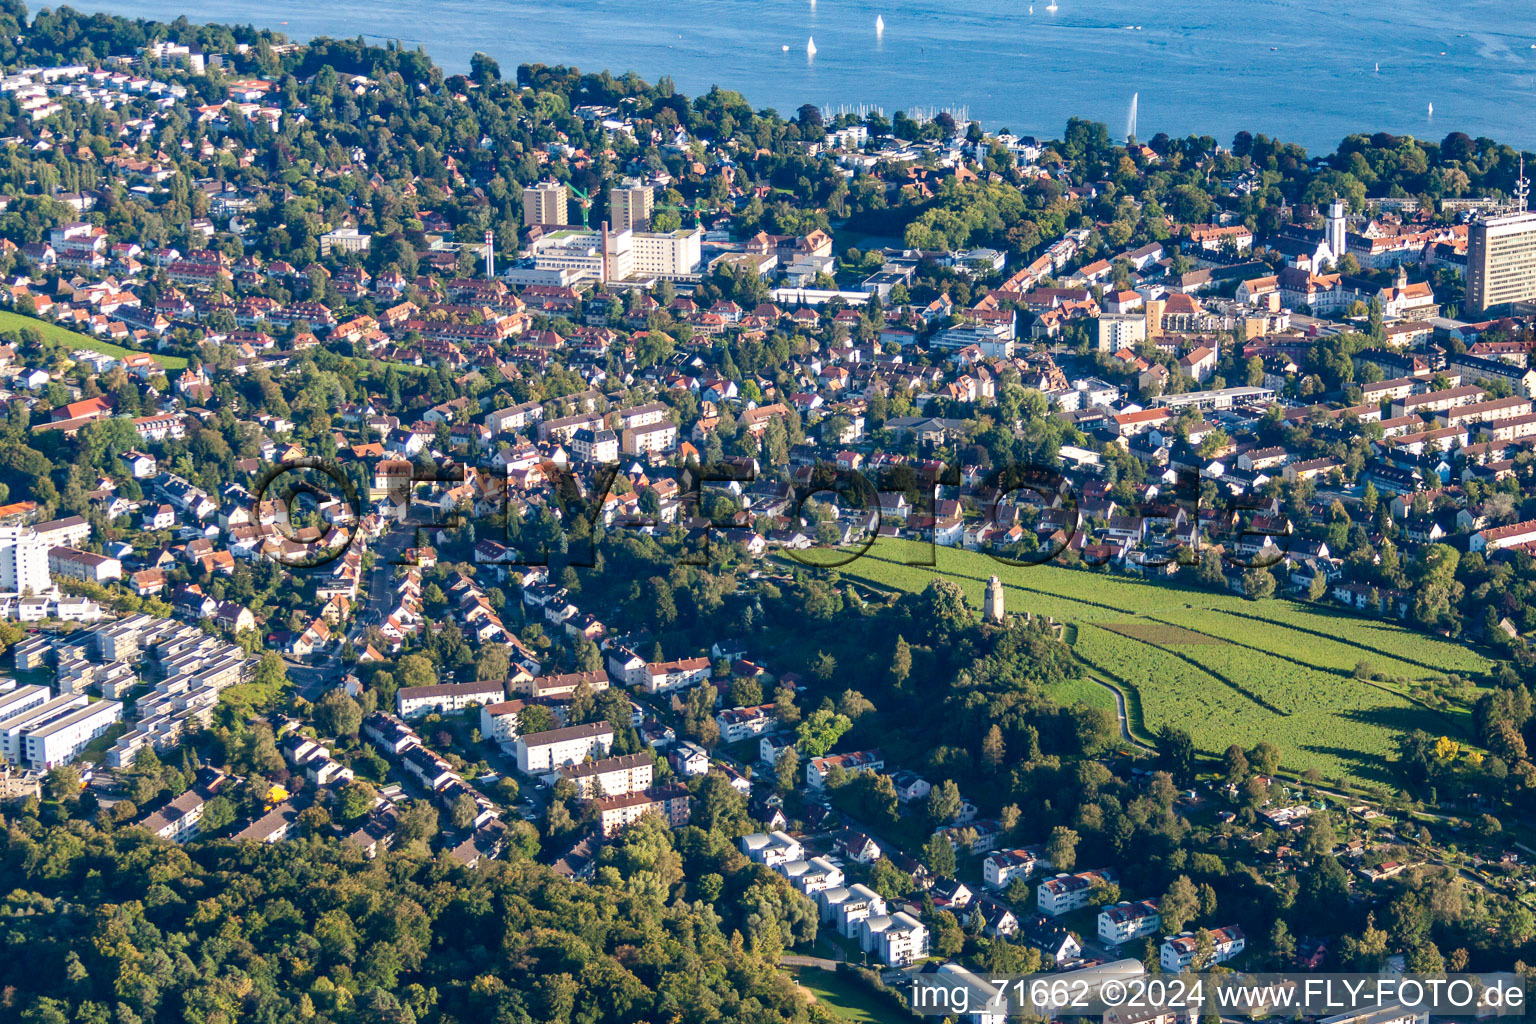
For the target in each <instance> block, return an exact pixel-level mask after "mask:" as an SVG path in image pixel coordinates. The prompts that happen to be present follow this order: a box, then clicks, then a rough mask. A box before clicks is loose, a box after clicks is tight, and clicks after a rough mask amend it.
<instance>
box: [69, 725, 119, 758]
mask: <svg viewBox="0 0 1536 1024" xmlns="http://www.w3.org/2000/svg"><path fill="white" fill-rule="evenodd" d="M127 731H128V723H127V722H115V723H113V725H112V726H111V727H110V728H109V729H107V731H106V732H104V733H102V734H101V735H100V736H97V737H96V738H95V739H94V740H91V742H90V743H89V744H87V745H86V748H85V749H84V750H82V751H80V756H79V757H78V758H76V760H79V761H89V762H90V763H91V764H98V765H99V764H101V763H102V762H104V761H106V759H107V751H108V750H110V749H111V748H112V744H114V743H116V742H117V738H118V737H119V736H121V735H122V734H123V733H125V732H127Z"/></svg>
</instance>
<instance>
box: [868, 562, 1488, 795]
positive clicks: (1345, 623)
mask: <svg viewBox="0 0 1536 1024" xmlns="http://www.w3.org/2000/svg"><path fill="white" fill-rule="evenodd" d="M929 551H930V549H928V548H927V547H926V546H924V545H917V544H913V543H912V542H907V541H887V540H882V541H880V542H879V543H877V544H876V545H875V546H874V547H873V548H871V550H870V551H869V553H868V554H866V555H865V556H864V557H862V558H859V559H857V560H855V561H854V562H852V563H850V564H848V565H846V566H844V567H843V568H842V569H841V570H840V572H841V574H842V575H843V576H844V577H845V578H847V579H849V580H853V581H858V582H863V583H868V584H871V585H877V586H881V587H886V588H893V589H897V590H905V591H919V590H922V589H923V588H924V587H926V586H927V585H928V583H929V582H930V581H931V580H933V579H935V578H943V579H948V580H951V581H953V582H955V583H958V584H959V585H960V586H961V587H962V589H963V590H964V591H965V595H966V599H967V600H968V601H969V602H970V604H971V607H972V608H977V609H979V608H980V607H981V597H982V589H983V587H984V586H985V585H986V581H987V578H988V577H990V576H992V575H993V574H994V573H995V574H996V575H997V576H998V577H999V579H1001V580H1002V581H1003V585H1004V592H1005V595H1006V601H1007V608H1008V611H1009V612H1026V611H1029V612H1034V613H1036V614H1043V615H1049V616H1052V617H1054V618H1056V619H1057V620H1058V621H1061V622H1064V623H1066V624H1067V629H1066V631H1065V637H1066V639H1067V641H1068V642H1069V643H1071V644H1072V648H1073V650H1074V651H1075V652H1076V654H1077V656H1078V658H1079V660H1081V661H1082V662H1083V663H1084V664H1085V665H1086V666H1087V667H1088V669H1089V670H1090V671H1091V672H1092V673H1093V674H1095V675H1098V676H1100V677H1101V678H1104V679H1107V680H1110V681H1112V682H1114V683H1115V684H1116V685H1117V686H1119V687H1120V688H1121V690H1122V691H1123V692H1125V694H1126V697H1127V703H1128V704H1129V705H1130V712H1131V717H1132V728H1133V729H1134V730H1136V731H1137V732H1138V733H1141V732H1146V733H1150V734H1155V733H1156V732H1157V731H1158V730H1160V729H1161V728H1163V727H1164V726H1169V725H1172V726H1178V727H1180V728H1183V729H1186V730H1188V731H1189V732H1190V734H1191V735H1192V736H1193V737H1194V740H1195V744H1196V746H1197V747H1199V748H1200V749H1201V750H1202V751H1203V752H1205V753H1207V754H1211V755H1220V754H1221V752H1222V751H1224V750H1225V749H1226V748H1227V746H1228V745H1230V744H1232V743H1241V744H1242V745H1243V746H1244V747H1252V746H1253V745H1254V744H1256V743H1258V742H1259V741H1260V740H1270V741H1272V742H1274V743H1275V744H1277V745H1278V746H1279V747H1280V748H1281V765H1282V768H1284V769H1287V770H1289V771H1294V772H1302V771H1306V770H1307V769H1309V768H1314V767H1315V768H1317V769H1318V770H1320V771H1321V772H1322V773H1323V774H1324V775H1325V776H1327V777H1328V778H1331V779H1335V780H1338V781H1344V782H1388V783H1390V782H1391V781H1392V780H1391V777H1390V775H1389V773H1388V769H1387V765H1388V759H1389V757H1390V756H1391V755H1392V754H1393V753H1394V752H1395V751H1396V748H1397V742H1398V738H1399V737H1400V736H1402V735H1403V734H1404V733H1406V732H1408V731H1409V730H1412V729H1423V730H1425V731H1426V732H1429V733H1431V734H1432V735H1436V736H1450V737H1452V738H1454V739H1456V740H1458V741H1461V742H1463V743H1465V742H1467V741H1468V740H1469V739H1470V738H1471V727H1470V709H1471V705H1472V704H1473V703H1474V702H1475V701H1476V699H1477V698H1478V696H1479V695H1480V694H1481V693H1482V692H1483V689H1482V687H1481V686H1466V687H1463V688H1461V689H1454V690H1453V689H1450V688H1448V687H1444V686H1440V687H1439V693H1441V694H1442V695H1445V697H1444V700H1443V702H1442V701H1441V700H1439V699H1435V700H1433V701H1425V700H1422V699H1419V698H1417V697H1416V696H1414V695H1410V694H1409V693H1408V692H1407V691H1408V687H1409V686H1410V685H1413V684H1420V685H1422V684H1425V683H1428V682H1431V681H1436V680H1442V679H1444V678H1445V677H1446V676H1448V675H1450V674H1452V673H1454V674H1457V675H1460V676H1467V677H1473V678H1477V677H1482V676H1485V675H1486V673H1487V672H1488V671H1489V670H1490V665H1489V662H1488V660H1487V659H1486V658H1485V657H1483V656H1482V655H1481V654H1480V653H1479V652H1478V651H1477V650H1475V649H1474V648H1471V647H1469V646H1466V645H1464V644H1458V643H1454V642H1452V641H1449V640H1445V639H1441V638H1438V637H1432V636H1428V635H1426V634H1423V633H1419V632H1416V631H1413V630H1410V629H1406V628H1404V627H1402V626H1398V625H1396V624H1395V623H1391V622H1387V621H1382V620H1375V619H1367V618H1362V617H1359V616H1355V615H1352V614H1350V613H1348V612H1345V611H1343V610H1341V609H1337V608H1332V607H1329V606H1320V605H1313V604H1308V603H1305V602H1298V601H1291V600H1286V599H1273V600H1265V601H1248V600H1245V599H1244V598H1241V597H1238V596H1236V595H1232V594H1223V593H1214V592H1209V591H1203V590H1197V589H1194V588H1190V587H1184V586H1180V585H1178V584H1176V583H1171V582H1169V583H1164V582H1158V583H1153V582H1148V581H1143V580H1139V579H1136V578H1134V577H1129V576H1122V575H1118V574H1111V573H1107V572H1094V571H1085V570H1080V569H1068V568H1064V567H1061V566H1055V565H1038V566H1009V565H1005V564H1003V563H1000V562H997V561H994V560H993V559H991V558H989V557H988V556H987V555H985V554H983V553H980V552H972V551H963V550H958V549H955V548H938V549H937V550H936V552H934V557H936V559H937V564H936V565H934V566H923V565H920V564H911V563H914V562H921V561H924V560H926V559H927V557H928V556H929ZM1362 662H1364V663H1367V664H1368V666H1369V669H1370V671H1371V672H1373V673H1379V674H1382V675H1384V676H1386V677H1387V678H1386V679H1385V681H1376V680H1365V679H1356V678H1355V677H1354V673H1355V666H1356V665H1359V664H1360V663H1362ZM1053 696H1055V697H1056V698H1057V699H1058V700H1062V701H1065V702H1074V701H1077V700H1083V701H1085V702H1087V703H1089V704H1090V705H1093V706H1098V707H1105V708H1112V707H1113V706H1114V705H1113V698H1112V696H1111V695H1110V694H1109V693H1108V692H1107V691H1105V690H1103V689H1102V688H1101V687H1098V686H1096V685H1094V684H1093V683H1091V682H1089V681H1087V680H1082V681H1077V682H1073V683H1068V684H1062V685H1061V686H1059V687H1058V688H1057V692H1056V693H1054V694H1053Z"/></svg>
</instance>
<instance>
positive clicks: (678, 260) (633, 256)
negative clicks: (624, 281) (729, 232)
mask: <svg viewBox="0 0 1536 1024" xmlns="http://www.w3.org/2000/svg"><path fill="white" fill-rule="evenodd" d="M703 241H704V232H703V230H702V229H700V228H680V229H678V230H677V231H669V232H666V233H665V234H662V233H658V232H653V231H636V232H633V233H632V235H631V238H630V243H629V245H630V272H631V273H632V274H633V275H634V276H635V277H651V276H655V277H663V278H673V277H687V276H688V275H689V274H692V273H694V272H695V271H697V270H698V269H699V263H700V261H701V260H702V259H703V250H702V243H703Z"/></svg>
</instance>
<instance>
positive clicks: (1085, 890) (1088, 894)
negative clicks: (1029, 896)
mask: <svg viewBox="0 0 1536 1024" xmlns="http://www.w3.org/2000/svg"><path fill="white" fill-rule="evenodd" d="M1114 881H1115V873H1114V872H1113V871H1110V870H1109V869H1108V868H1105V869H1104V870H1102V871H1082V872H1079V873H1078V874H1075V875H1066V874H1062V875H1057V876H1056V877H1055V878H1048V879H1046V880H1045V881H1043V882H1041V883H1040V887H1039V888H1038V889H1037V890H1036V891H1035V904H1036V905H1037V906H1038V907H1039V908H1040V909H1041V910H1042V911H1043V912H1045V913H1047V914H1050V915H1052V916H1053V917H1059V916H1060V915H1062V914H1066V913H1070V912H1071V911H1074V910H1077V909H1078V908H1079V907H1086V906H1087V905H1088V901H1089V899H1091V898H1092V896H1093V887H1094V884H1095V883H1098V882H1103V883H1106V884H1109V883H1113V882H1114Z"/></svg>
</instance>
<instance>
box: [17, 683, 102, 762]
mask: <svg viewBox="0 0 1536 1024" xmlns="http://www.w3.org/2000/svg"><path fill="white" fill-rule="evenodd" d="M122 717H123V705H122V704H121V703H119V702H118V701H115V700H99V701H96V702H95V703H94V704H86V705H84V706H83V707H75V708H73V709H70V710H66V711H64V712H63V713H62V714H58V715H54V716H50V717H47V718H45V719H42V720H39V721H35V722H33V723H31V724H29V725H28V726H26V727H24V728H23V729H22V730H21V733H20V739H21V752H22V758H23V759H24V760H25V761H26V762H27V764H29V765H31V766H32V767H33V768H36V769H38V770H39V771H47V770H48V769H50V768H57V767H58V766H59V765H62V764H68V763H69V762H71V761H73V760H74V759H75V758H76V757H77V756H78V755H79V753H80V751H82V750H84V749H85V748H86V746H87V745H88V744H89V743H90V742H91V741H92V740H94V739H95V738H96V737H98V736H100V735H101V734H102V733H104V732H106V731H107V730H108V729H110V728H111V727H112V724H113V723H114V722H119V721H121V720H122Z"/></svg>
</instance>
